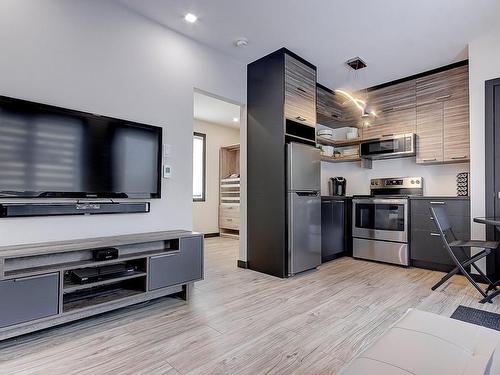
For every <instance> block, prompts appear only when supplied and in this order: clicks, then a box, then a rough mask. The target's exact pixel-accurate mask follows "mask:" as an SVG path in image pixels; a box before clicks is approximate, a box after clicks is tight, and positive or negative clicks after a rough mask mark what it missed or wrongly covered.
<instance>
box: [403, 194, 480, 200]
mask: <svg viewBox="0 0 500 375" xmlns="http://www.w3.org/2000/svg"><path fill="white" fill-rule="evenodd" d="M410 199H460V200H469V199H470V197H466V196H464V197H456V196H452V195H424V196H423V197H410Z"/></svg>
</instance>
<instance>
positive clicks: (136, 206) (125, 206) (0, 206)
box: [0, 202, 150, 217]
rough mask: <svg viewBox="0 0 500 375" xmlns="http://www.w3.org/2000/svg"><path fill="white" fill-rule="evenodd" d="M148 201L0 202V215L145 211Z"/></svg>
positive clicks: (58, 214) (27, 215)
mask: <svg viewBox="0 0 500 375" xmlns="http://www.w3.org/2000/svg"><path fill="white" fill-rule="evenodd" d="M149 210H150V204H149V202H120V203H116V202H115V203H111V202H90V203H0V217H30V216H60V215H95V214H120V213H122V214H125V213H128V214H129V213H146V212H149Z"/></svg>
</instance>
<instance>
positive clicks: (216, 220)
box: [193, 90, 243, 240]
mask: <svg viewBox="0 0 500 375" xmlns="http://www.w3.org/2000/svg"><path fill="white" fill-rule="evenodd" d="M193 98H194V99H193V104H194V105H193V109H194V111H193V118H194V123H193V230H194V231H196V232H200V233H203V234H204V235H205V237H215V236H221V237H226V238H232V239H237V240H239V239H240V235H241V232H242V223H241V220H240V216H241V214H242V213H241V211H242V210H241V206H242V190H243V189H242V178H241V177H242V176H241V172H242V171H241V167H240V166H241V161H240V158H241V152H240V150H241V147H240V138H241V123H242V113H243V111H242V106H241V105H239V104H237V103H234V102H231V101H229V100H226V99H223V98H220V97H218V96H216V95H212V94H210V93H207V92H204V91H200V90H195V92H194V96H193Z"/></svg>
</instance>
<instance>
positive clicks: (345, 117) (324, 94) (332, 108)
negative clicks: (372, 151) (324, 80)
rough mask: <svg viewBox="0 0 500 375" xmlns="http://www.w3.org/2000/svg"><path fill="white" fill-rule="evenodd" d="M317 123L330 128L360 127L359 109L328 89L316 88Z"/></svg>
mask: <svg viewBox="0 0 500 375" xmlns="http://www.w3.org/2000/svg"><path fill="white" fill-rule="evenodd" d="M316 97H317V100H316V122H317V123H318V124H321V125H325V126H328V127H330V128H344V127H360V126H361V121H360V120H361V119H360V116H359V109H358V108H356V107H355V106H354V105H353V104H352V102H350V101H349V100H346V98H343V97H340V96H339V95H335V93H334V92H333V91H332V90H330V89H328V88H327V87H325V86H323V85H320V84H318V85H317V87H316Z"/></svg>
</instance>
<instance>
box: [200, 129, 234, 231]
mask: <svg viewBox="0 0 500 375" xmlns="http://www.w3.org/2000/svg"><path fill="white" fill-rule="evenodd" d="M194 131H195V132H200V133H203V134H205V135H206V168H207V170H206V180H205V183H206V185H205V186H206V190H205V195H206V196H205V201H204V202H193V229H194V230H195V231H196V232H201V233H218V232H219V151H220V148H221V147H224V146H230V145H234V144H237V143H240V130H239V129H236V128H231V127H228V126H222V125H218V124H213V123H210V122H205V121H200V120H195V121H194Z"/></svg>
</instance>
